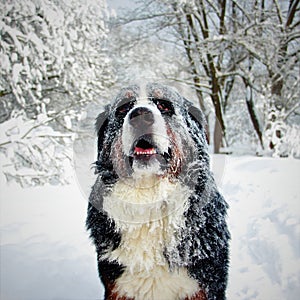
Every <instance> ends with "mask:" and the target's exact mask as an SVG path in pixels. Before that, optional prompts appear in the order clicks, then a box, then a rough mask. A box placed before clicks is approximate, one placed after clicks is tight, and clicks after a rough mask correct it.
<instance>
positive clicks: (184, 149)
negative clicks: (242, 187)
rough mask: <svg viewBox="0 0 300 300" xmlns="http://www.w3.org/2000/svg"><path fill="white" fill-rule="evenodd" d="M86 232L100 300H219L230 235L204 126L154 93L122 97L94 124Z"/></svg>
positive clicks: (152, 88)
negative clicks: (94, 260) (94, 150)
mask: <svg viewBox="0 0 300 300" xmlns="http://www.w3.org/2000/svg"><path fill="white" fill-rule="evenodd" d="M96 130H97V135H98V156H97V161H96V163H95V169H96V173H97V174H98V175H97V179H96V182H95V184H94V185H93V187H92V191H91V194H90V198H89V207H88V214H87V221H86V224H87V228H88V230H89V231H90V236H91V238H92V240H93V242H94V244H95V247H96V252H97V262H98V270H99V276H100V279H101V281H102V283H103V285H104V288H105V299H109V300H129V299H130V300H133V299H134V300H177V299H178V300H181V299H182V300H196V299H199V300H200V299H201V300H212V299H216V300H222V299H225V298H226V296H225V291H226V285H227V273H228V260H229V257H228V256H229V253H228V252H229V248H228V242H229V239H230V234H229V231H228V229H227V225H226V210H227V208H228V205H227V203H226V202H225V200H224V198H223V197H222V196H221V194H220V193H219V192H218V190H217V187H216V184H215V181H214V179H213V176H212V173H211V171H210V166H209V155H208V150H207V142H206V135H205V121H204V118H203V115H202V113H201V111H200V110H199V109H197V108H196V107H195V106H193V105H192V103H191V102H190V101H188V100H186V99H185V98H184V97H182V96H181V95H180V94H179V93H178V92H177V91H175V90H173V89H171V88H169V87H167V86H165V85H161V84H158V83H148V84H145V85H132V86H129V87H126V88H124V89H122V90H121V91H120V92H119V94H118V95H117V96H116V98H115V100H114V101H113V102H112V103H111V104H110V105H108V106H107V107H106V108H105V111H104V112H102V113H101V114H100V115H99V116H98V118H97V121H96Z"/></svg>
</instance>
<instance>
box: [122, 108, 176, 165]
mask: <svg viewBox="0 0 300 300" xmlns="http://www.w3.org/2000/svg"><path fill="white" fill-rule="evenodd" d="M122 144H123V152H124V154H125V155H126V156H127V157H128V158H129V162H130V165H131V167H132V165H133V163H134V162H136V163H137V164H138V165H139V166H145V165H146V166H149V165H151V164H152V163H153V162H154V161H156V162H158V163H159V164H160V167H161V169H164V168H165V167H166V165H167V163H168V160H169V158H170V153H171V151H170V149H169V145H170V141H169V137H168V135H167V130H166V124H165V121H164V119H163V117H162V116H161V114H160V112H159V111H158V110H157V109H156V108H155V107H153V106H150V105H149V106H138V107H134V108H132V109H131V111H129V112H128V115H127V116H126V118H125V120H124V125H123V132H122Z"/></svg>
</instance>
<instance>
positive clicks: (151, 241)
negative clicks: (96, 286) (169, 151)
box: [103, 177, 198, 300]
mask: <svg viewBox="0 0 300 300" xmlns="http://www.w3.org/2000/svg"><path fill="white" fill-rule="evenodd" d="M189 195H190V191H189V190H188V189H187V188H186V187H184V186H182V185H181V184H180V183H178V182H177V183H171V182H169V180H168V179H167V178H164V179H162V178H158V177H151V178H144V180H139V181H138V182H133V181H132V180H130V181H120V182H118V183H116V185H115V186H114V188H113V190H112V192H111V194H110V195H109V196H107V197H105V198H104V203H103V205H104V209H105V210H106V211H107V212H108V214H109V216H110V217H112V218H113V219H114V220H115V222H116V226H117V228H118V229H119V230H120V232H121V236H122V239H121V243H120V246H119V247H118V248H117V249H115V250H114V251H111V252H109V253H107V256H106V258H108V259H109V260H112V261H113V260H115V261H118V262H119V263H120V264H122V265H124V266H125V267H126V268H125V271H124V273H123V274H122V276H121V277H120V278H119V279H118V280H117V283H116V288H117V290H118V292H119V294H120V295H125V296H127V297H130V298H134V299H135V300H154V299H155V300H160V299H162V300H174V299H184V298H185V297H187V296H191V295H193V294H194V293H195V292H196V291H197V290H198V284H197V282H196V281H195V280H193V279H192V278H190V277H189V276H188V274H187V271H186V269H185V268H177V269H175V270H173V271H170V270H169V266H168V263H167V261H166V259H165V257H164V255H163V253H164V251H165V250H166V249H169V250H170V249H171V250H172V249H174V248H175V247H176V235H177V234H178V229H179V228H181V227H183V226H184V211H185V210H186V207H187V199H188V197H189Z"/></svg>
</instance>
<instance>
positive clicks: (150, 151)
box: [134, 147, 154, 154]
mask: <svg viewBox="0 0 300 300" xmlns="http://www.w3.org/2000/svg"><path fill="white" fill-rule="evenodd" d="M153 151H154V148H148V149H144V148H140V147H135V148H134V152H135V153H146V154H151V153H153Z"/></svg>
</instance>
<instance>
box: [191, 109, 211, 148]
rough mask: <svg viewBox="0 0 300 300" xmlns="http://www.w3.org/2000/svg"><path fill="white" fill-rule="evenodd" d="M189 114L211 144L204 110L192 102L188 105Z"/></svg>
mask: <svg viewBox="0 0 300 300" xmlns="http://www.w3.org/2000/svg"><path fill="white" fill-rule="evenodd" d="M188 115H189V116H190V118H191V119H192V120H193V121H194V123H195V124H196V126H197V127H198V129H199V130H200V131H202V132H203V134H204V135H205V138H206V142H207V143H208V144H209V131H208V126H207V122H206V119H205V116H204V114H203V112H202V111H201V110H200V109H199V108H197V107H196V106H194V105H192V104H191V105H190V106H189V107H188Z"/></svg>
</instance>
